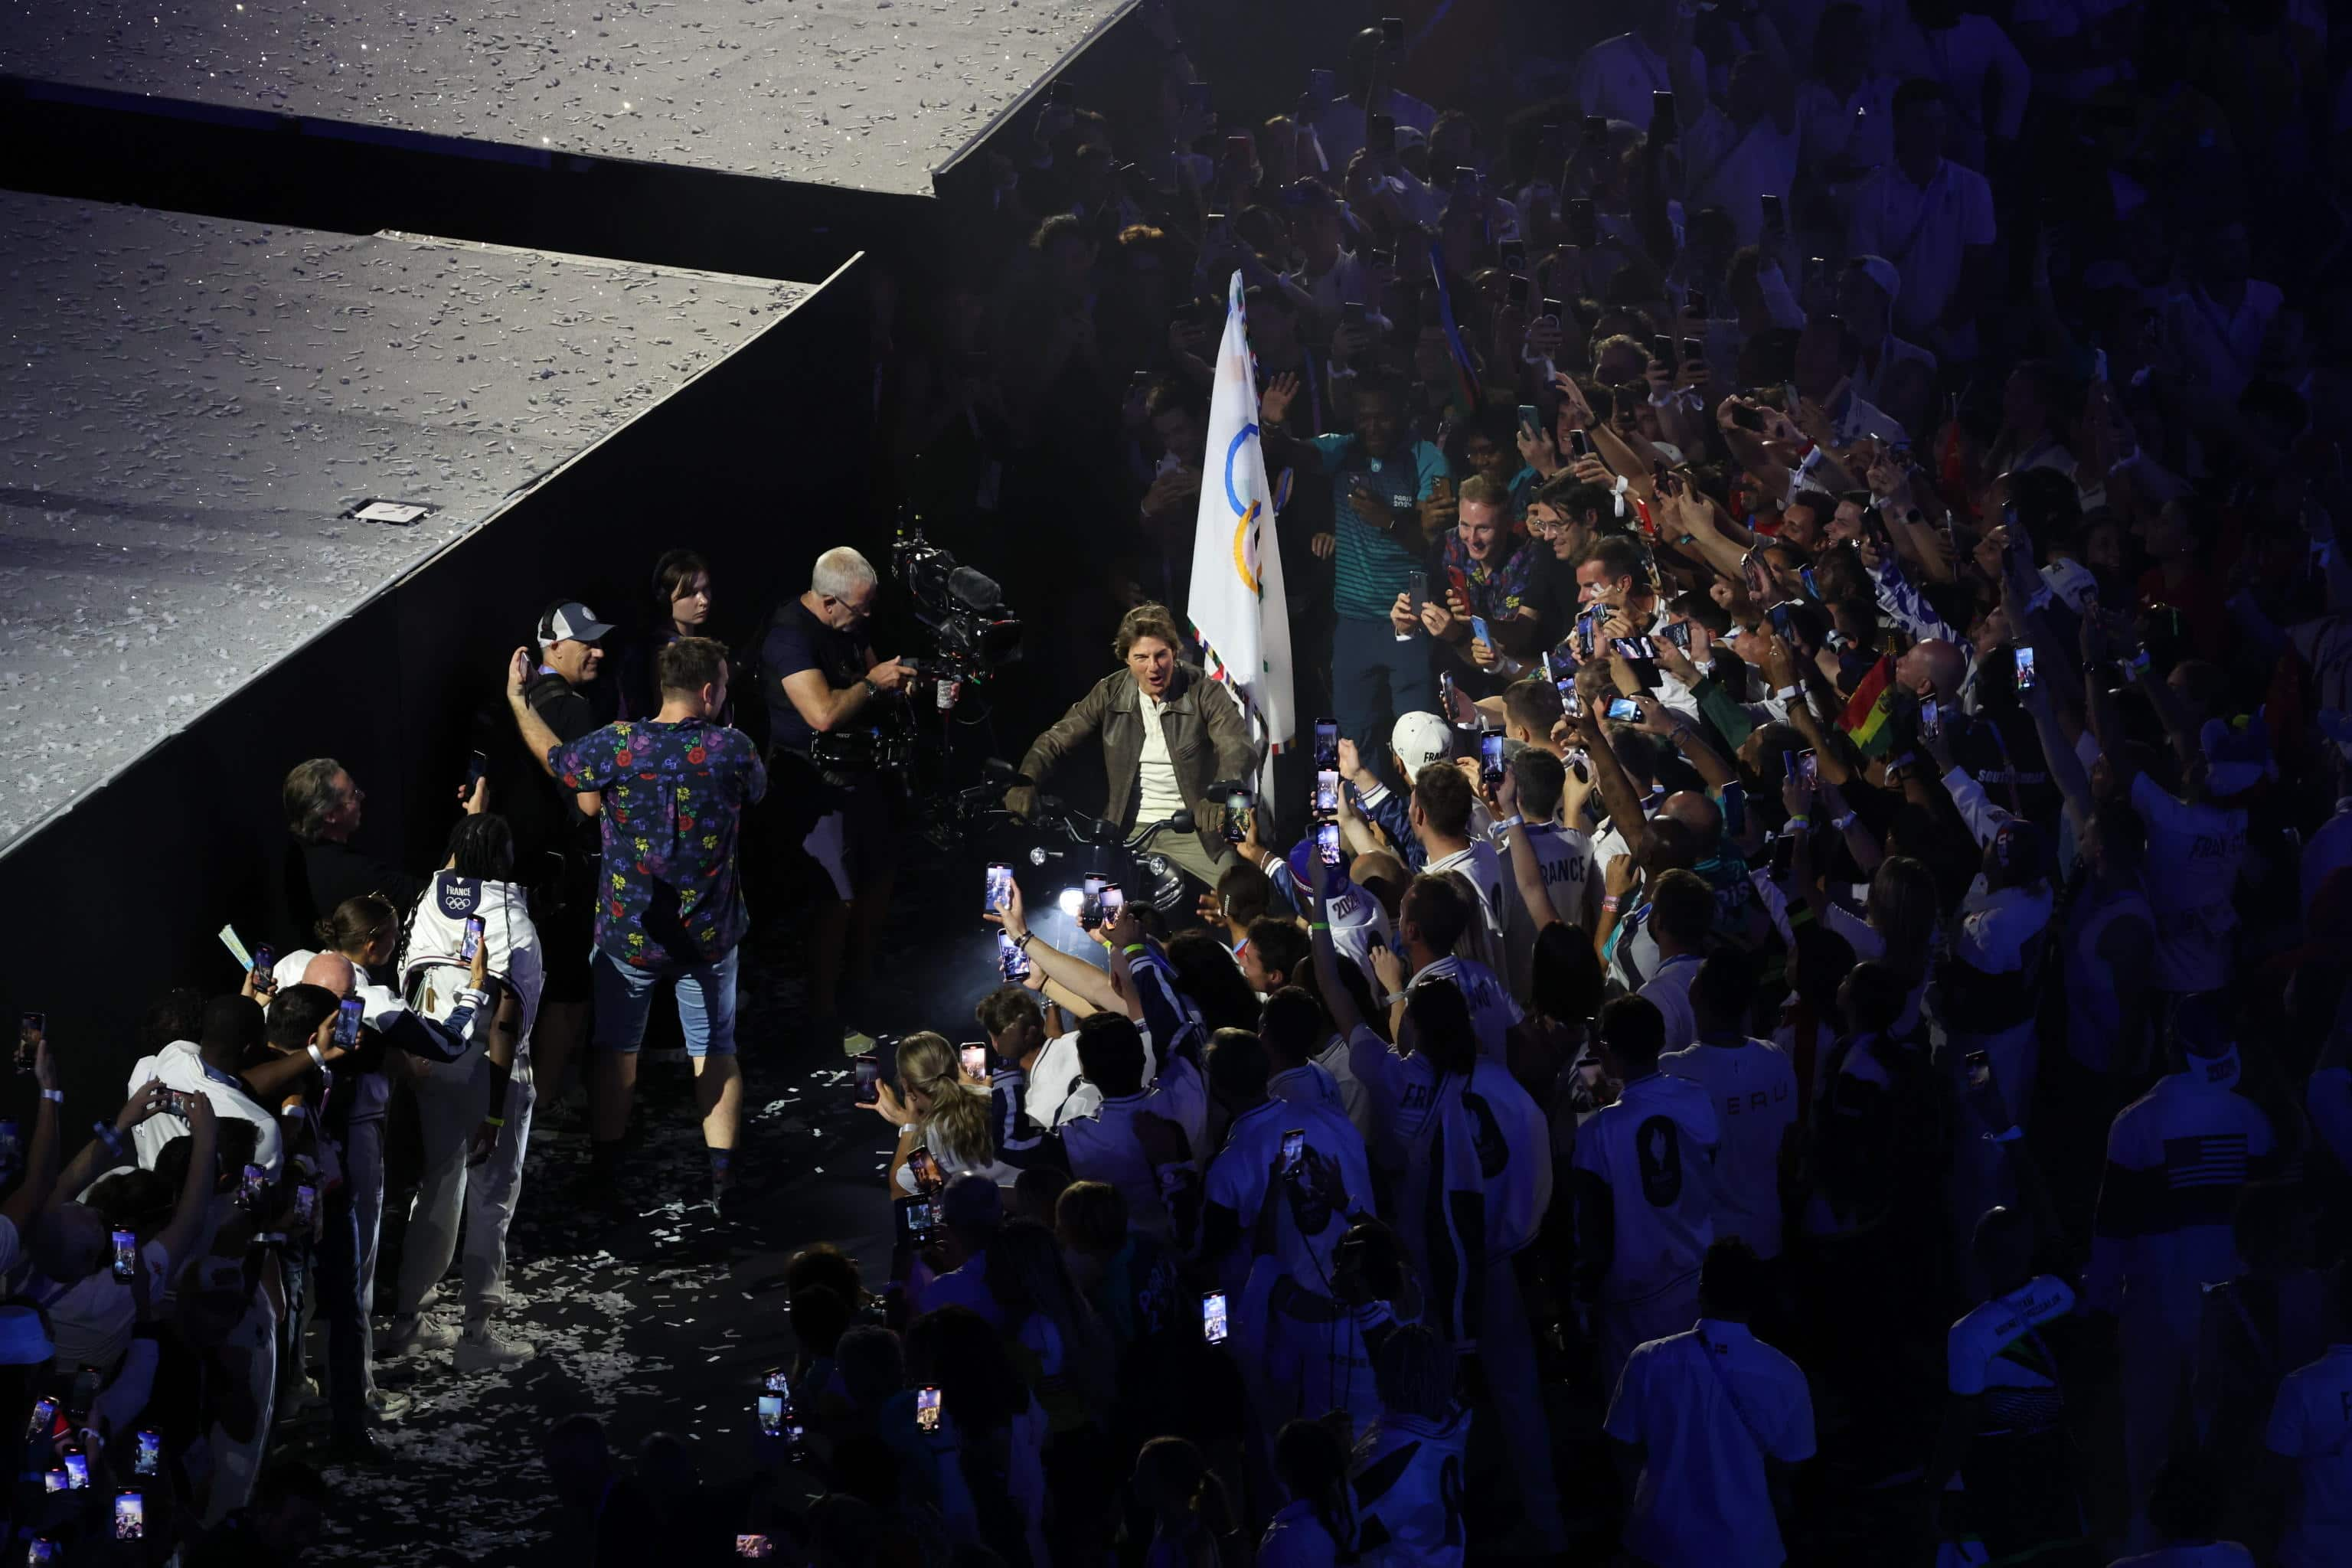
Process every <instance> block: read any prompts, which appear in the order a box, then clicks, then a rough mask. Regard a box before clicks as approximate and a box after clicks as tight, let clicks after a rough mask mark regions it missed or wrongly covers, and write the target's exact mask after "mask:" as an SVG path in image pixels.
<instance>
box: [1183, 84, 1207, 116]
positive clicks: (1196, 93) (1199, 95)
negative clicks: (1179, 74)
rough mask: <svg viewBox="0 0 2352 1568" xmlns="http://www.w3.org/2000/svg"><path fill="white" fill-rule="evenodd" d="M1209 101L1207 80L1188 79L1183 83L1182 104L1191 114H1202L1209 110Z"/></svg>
mask: <svg viewBox="0 0 2352 1568" xmlns="http://www.w3.org/2000/svg"><path fill="white" fill-rule="evenodd" d="M1209 102H1210V94H1209V84H1208V83H1207V82H1205V81H1188V82H1186V83H1185V84H1184V97H1183V104H1184V107H1185V109H1186V110H1189V111H1191V112H1192V113H1193V114H1203V115H1204V114H1207V113H1208V112H1209Z"/></svg>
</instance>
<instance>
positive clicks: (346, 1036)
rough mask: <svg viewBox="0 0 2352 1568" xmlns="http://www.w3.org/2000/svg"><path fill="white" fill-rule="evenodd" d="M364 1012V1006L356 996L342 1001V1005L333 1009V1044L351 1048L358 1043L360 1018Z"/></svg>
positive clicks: (365, 1007) (365, 1008)
mask: <svg viewBox="0 0 2352 1568" xmlns="http://www.w3.org/2000/svg"><path fill="white" fill-rule="evenodd" d="M366 1010H367V1006H366V1004H365V1003H363V1002H362V1001H361V1000H360V999H359V998H358V997H356V996H347V997H345V998H344V999H343V1005H341V1007H338V1008H337V1009H335V1044H337V1045H339V1046H343V1047H351V1046H356V1045H358V1044H359V1043H360V1022H361V1015H362V1013H364V1012H365V1011H366Z"/></svg>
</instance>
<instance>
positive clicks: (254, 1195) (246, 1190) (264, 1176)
mask: <svg viewBox="0 0 2352 1568" xmlns="http://www.w3.org/2000/svg"><path fill="white" fill-rule="evenodd" d="M268 1191H269V1172H268V1169H267V1168H266V1167H264V1166H260V1165H247V1167H246V1168H245V1178H244V1180H242V1181H240V1182H238V1183H237V1184H236V1201H237V1202H238V1203H241V1204H243V1205H245V1206H246V1207H247V1208H251V1207H252V1206H253V1205H256V1204H257V1203H259V1202H260V1201H261V1199H262V1195H263V1194H266V1193H268Z"/></svg>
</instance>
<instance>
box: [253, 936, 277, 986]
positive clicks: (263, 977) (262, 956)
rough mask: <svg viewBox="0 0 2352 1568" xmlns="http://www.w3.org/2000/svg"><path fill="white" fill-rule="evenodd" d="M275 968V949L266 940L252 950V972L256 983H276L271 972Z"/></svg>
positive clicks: (271, 984)
mask: <svg viewBox="0 0 2352 1568" xmlns="http://www.w3.org/2000/svg"><path fill="white" fill-rule="evenodd" d="M277 968H278V950H277V949H275V948H273V947H271V946H270V945H269V944H268V942H264V943H262V944H261V945H260V946H259V947H257V948H255V949H254V950H253V974H254V981H255V984H257V985H269V986H274V985H276V984H278V980H277V977H276V975H275V973H273V972H274V971H275V970H276V969H277Z"/></svg>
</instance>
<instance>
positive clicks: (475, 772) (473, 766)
mask: <svg viewBox="0 0 2352 1568" xmlns="http://www.w3.org/2000/svg"><path fill="white" fill-rule="evenodd" d="M489 771H490V759H489V757H488V755H487V754H486V753H484V752H467V754H466V793H467V795H471V794H473V793H474V786H475V785H476V784H479V783H481V782H482V775H483V774H484V773H488V772H489Z"/></svg>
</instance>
